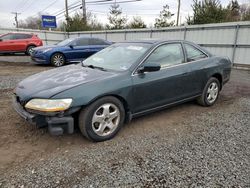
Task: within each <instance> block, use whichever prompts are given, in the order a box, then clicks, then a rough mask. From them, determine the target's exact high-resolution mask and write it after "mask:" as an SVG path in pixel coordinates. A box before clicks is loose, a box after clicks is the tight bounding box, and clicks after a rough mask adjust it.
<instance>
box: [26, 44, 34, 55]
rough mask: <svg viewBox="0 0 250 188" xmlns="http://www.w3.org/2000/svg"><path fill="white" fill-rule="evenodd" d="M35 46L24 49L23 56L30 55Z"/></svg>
mask: <svg viewBox="0 0 250 188" xmlns="http://www.w3.org/2000/svg"><path fill="white" fill-rule="evenodd" d="M35 47H36V46H33V45H32V46H28V48H27V49H26V52H25V54H26V55H31V53H32V52H33V48H35Z"/></svg>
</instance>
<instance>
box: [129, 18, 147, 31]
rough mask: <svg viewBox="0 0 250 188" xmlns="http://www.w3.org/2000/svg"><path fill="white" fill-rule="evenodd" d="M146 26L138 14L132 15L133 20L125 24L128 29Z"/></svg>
mask: <svg viewBox="0 0 250 188" xmlns="http://www.w3.org/2000/svg"><path fill="white" fill-rule="evenodd" d="M146 27H147V25H146V24H145V22H144V21H143V20H142V18H141V17H140V16H136V17H133V20H132V21H131V22H130V23H129V24H128V25H127V28H129V29H140V28H146Z"/></svg>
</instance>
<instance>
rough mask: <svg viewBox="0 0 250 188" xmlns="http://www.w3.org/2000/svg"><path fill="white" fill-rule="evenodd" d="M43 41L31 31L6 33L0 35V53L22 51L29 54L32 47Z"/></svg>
mask: <svg viewBox="0 0 250 188" xmlns="http://www.w3.org/2000/svg"><path fill="white" fill-rule="evenodd" d="M42 45H43V42H42V40H41V39H39V38H38V37H37V35H35V34H32V33H29V34H28V33H7V34H4V35H1V36H0V53H16V52H24V53H26V54H27V55H30V53H31V52H32V49H33V48H35V47H38V46H42Z"/></svg>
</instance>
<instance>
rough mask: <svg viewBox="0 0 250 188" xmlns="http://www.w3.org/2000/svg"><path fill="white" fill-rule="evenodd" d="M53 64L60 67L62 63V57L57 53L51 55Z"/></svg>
mask: <svg viewBox="0 0 250 188" xmlns="http://www.w3.org/2000/svg"><path fill="white" fill-rule="evenodd" d="M52 61H53V64H54V65H55V66H57V67H60V66H62V65H63V64H64V57H63V56H62V55H61V54H57V55H55V56H54V57H53V60H52Z"/></svg>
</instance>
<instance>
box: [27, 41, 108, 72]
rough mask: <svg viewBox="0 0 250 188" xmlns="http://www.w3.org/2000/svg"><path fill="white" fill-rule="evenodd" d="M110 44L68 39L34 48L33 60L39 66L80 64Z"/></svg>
mask: <svg viewBox="0 0 250 188" xmlns="http://www.w3.org/2000/svg"><path fill="white" fill-rule="evenodd" d="M110 44H112V43H111V42H109V41H106V40H103V39H99V38H90V37H78V38H68V39H66V40H64V41H62V42H59V43H58V44H56V45H52V46H43V47H38V48H34V50H33V52H32V53H31V59H32V61H33V62H35V63H38V64H52V65H54V66H56V67H60V66H63V65H64V64H66V63H75V62H80V61H82V60H84V59H86V58H88V57H89V56H91V55H93V54H94V53H96V52H98V51H100V50H102V49H104V48H106V47H107V46H109V45H110Z"/></svg>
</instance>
